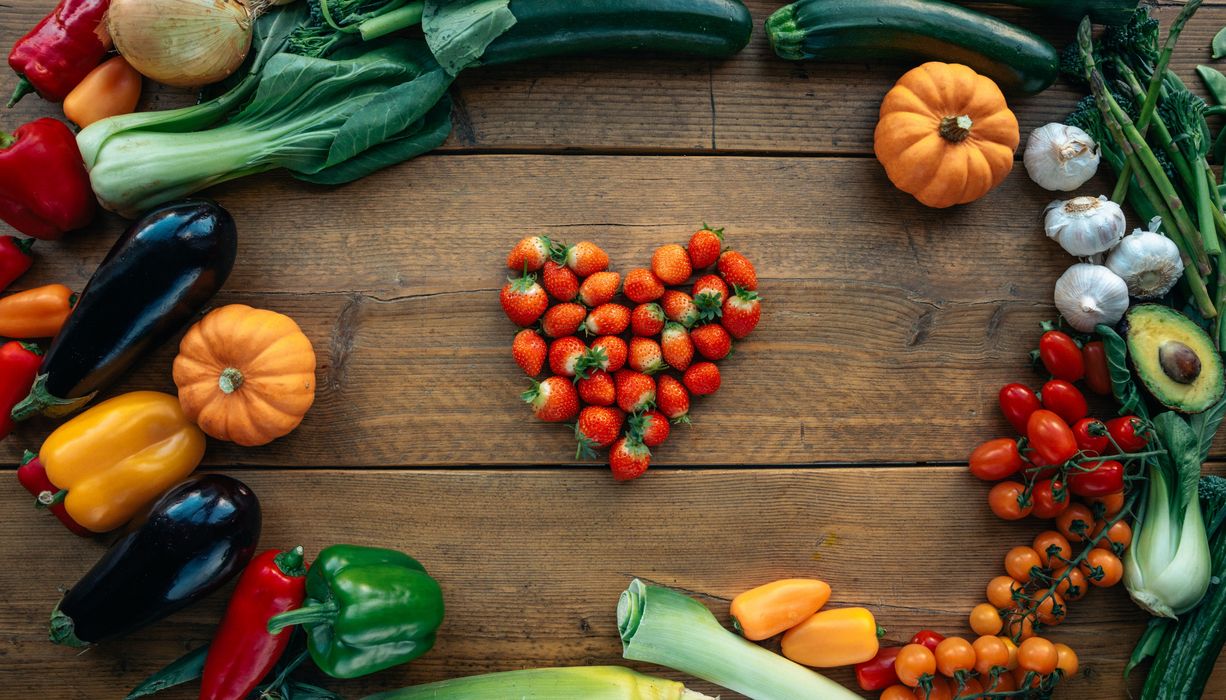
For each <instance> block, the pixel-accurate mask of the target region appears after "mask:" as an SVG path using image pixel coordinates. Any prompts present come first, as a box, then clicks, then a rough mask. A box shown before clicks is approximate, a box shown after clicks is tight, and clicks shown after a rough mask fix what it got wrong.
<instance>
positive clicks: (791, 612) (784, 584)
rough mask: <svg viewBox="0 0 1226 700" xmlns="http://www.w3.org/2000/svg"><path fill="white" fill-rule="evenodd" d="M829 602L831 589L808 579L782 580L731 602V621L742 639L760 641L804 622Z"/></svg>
mask: <svg viewBox="0 0 1226 700" xmlns="http://www.w3.org/2000/svg"><path fill="white" fill-rule="evenodd" d="M828 600H830V586H829V585H827V584H826V582H825V581H818V580H817V579H811V578H785V579H783V580H781V581H775V582H773V583H768V584H766V585H764V586H758V587H757V588H754V589H752V590H748V591H745V592H744V593H742V594H740V595H738V596H737V597H735V598H733V599H732V610H731V612H732V619H733V622H734V623H735V624H736V628H737V629H738V630H740V632H741V634H743V635H745V638H746V639H748V640H751V641H755V642H757V641H761V640H763V639H767V638H768V637H773V636H775V635H776V634H779V633H780V632H783V631H784V630H787V629H789V628H791V627H795V626H796V625H798V624H800V623H801V622H803V621H804V620H805V619H806V618H808V617H810V616H811V615H813V613H815V612H817V611H818V610H820V609H821V607H822V606H823V605H825V604H826V601H828Z"/></svg>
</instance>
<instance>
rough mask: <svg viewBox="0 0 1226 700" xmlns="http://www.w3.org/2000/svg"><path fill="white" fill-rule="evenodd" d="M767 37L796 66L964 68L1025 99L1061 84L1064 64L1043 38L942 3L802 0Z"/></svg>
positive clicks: (774, 18) (769, 25) (774, 22)
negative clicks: (872, 62)
mask: <svg viewBox="0 0 1226 700" xmlns="http://www.w3.org/2000/svg"><path fill="white" fill-rule="evenodd" d="M766 34H767V36H768V37H769V38H770V41H771V46H773V47H774V49H775V53H776V54H778V55H779V56H780V57H781V58H786V59H788V60H790V61H800V60H819V61H859V60H863V59H884V60H889V61H911V62H914V61H916V60H933V61H944V62H946V63H961V64H963V65H966V66H970V67H971V68H972V69H973V70H974V71H975V72H977V73H980V74H982V75H986V76H987V77H989V78H991V79H992V80H994V81H996V84H997V85H999V86H1000V88H1001V89H1002V90H1004V91H1005V92H1011V93H1021V94H1026V95H1032V94H1034V93H1036V92H1040V91H1042V90H1044V89H1046V88H1047V87H1048V86H1049V85H1051V84H1052V83H1053V82H1055V80H1056V75H1057V72H1058V64H1059V60H1060V57H1059V55H1058V54H1057V53H1056V50H1055V49H1054V48H1052V45H1051V44H1049V43H1047V42H1046V41H1044V40H1043V39H1041V38H1039V37H1038V36H1036V35H1034V34H1031V33H1030V32H1028V31H1026V30H1024V29H1021V28H1019V27H1015V26H1013V25H1012V24H1009V23H1008V22H1003V21H1001V20H999V19H996V18H995V17H990V16H988V15H985V14H983V13H982V12H975V11H974V10H968V9H966V8H965V7H959V6H958V5H953V4H950V3H947V2H942V1H941V0H872V1H871V2H866V1H865V0H800V1H799V2H794V3H792V4H791V5H786V6H784V7H781V8H779V9H778V10H777V11H776V12H775V13H774V14H772V15H771V16H770V19H768V20H766Z"/></svg>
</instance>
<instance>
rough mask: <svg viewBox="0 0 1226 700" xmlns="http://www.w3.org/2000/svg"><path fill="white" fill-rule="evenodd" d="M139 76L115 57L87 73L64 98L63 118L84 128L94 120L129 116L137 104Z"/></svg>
mask: <svg viewBox="0 0 1226 700" xmlns="http://www.w3.org/2000/svg"><path fill="white" fill-rule="evenodd" d="M140 90H141V76H140V73H137V72H136V69H135V68H133V67H132V66H131V65H129V64H128V62H127V61H125V60H124V58H123V56H116V57H115V58H112V59H110V60H109V61H104V62H103V63H101V64H100V65H99V66H98V67H97V68H95V69H93V70H92V71H90V72H89V75H87V76H85V78H83V79H82V80H81V82H79V83H77V86H76V87H75V88H73V89H72V92H70V93H68V97H65V98H64V116H65V117H68V120H69V121H71V122H72V123H74V124H76V125H77V126H79V127H81V128H82V129H84V128H85V127H87V126H89V125H90V124H93V123H94V122H96V121H101V120H103V119H106V118H107V117H114V116H116V115H119V114H131V113H132V112H135V111H136V103H137V102H140Z"/></svg>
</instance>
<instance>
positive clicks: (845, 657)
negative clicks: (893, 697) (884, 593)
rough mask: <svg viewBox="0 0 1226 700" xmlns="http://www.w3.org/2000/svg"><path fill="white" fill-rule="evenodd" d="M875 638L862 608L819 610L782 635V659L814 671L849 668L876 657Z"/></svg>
mask: <svg viewBox="0 0 1226 700" xmlns="http://www.w3.org/2000/svg"><path fill="white" fill-rule="evenodd" d="M879 637H880V635H879V633H878V629H877V621H876V620H875V619H873V613H871V612H869V611H868V610H866V609H864V608H838V609H837V610H823V611H822V612H819V613H817V614H816V615H814V616H813V617H810V618H809V619H807V620H805V621H804V622H802V623H800V624H799V625H796V626H795V627H793V628H792V629H790V630H788V631H787V632H785V633H784V634H783V655H784V656H786V657H788V658H789V659H791V660H792V661H795V662H796V663H798V664H804V665H805V666H813V667H816V668H834V667H835V666H851V665H852V664H858V663H863V662H865V661H868V660H869V659H871V658H873V657H874V656H876V655H877V650H878V648H879V647H880V643H879Z"/></svg>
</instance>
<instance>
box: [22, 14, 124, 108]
mask: <svg viewBox="0 0 1226 700" xmlns="http://www.w3.org/2000/svg"><path fill="white" fill-rule="evenodd" d="M110 6H111V2H110V0H61V1H60V4H59V5H56V6H55V9H54V10H52V11H51V14H49V15H47V16H46V17H44V18H43V21H41V22H39V23H38V24H37V25H35V27H34V28H33V29H31V30H30V33H29V34H26V35H25V36H23V37H21V39H19V40H18V41H17V43H16V44H14V45H13V50H12V52H11V53H9V65H10V66H12V68H13V70H15V71H17V75H19V76H20V77H21V80H20V81H19V82H18V83H17V89H16V90H14V91H13V97H12V99H10V100H9V105H8V106H9V107H12V106H13V105H15V104H17V101H18V100H20V99H21V98H22V97H25V96H26V95H27V94H29V93H30V92H32V91H34V90H37V91H38V94H40V95H42V97H43V99H45V100H50V101H52V102H60V101H61V100H63V99H64V98H65V97H67V96H68V93H70V92H72V89H73V88H74V87H76V86H77V83H79V82H81V81H82V80H83V79H84V78H85V76H86V75H88V74H89V72H90V71H91V70H93V69H94V67H95V66H97V65H98V64H99V63H101V62H102V57H103V56H105V55H106V52H107V51H110V49H111V37H110V35H109V34H107V31H106V22H105V18H106V11H107V9H108V8H110Z"/></svg>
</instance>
